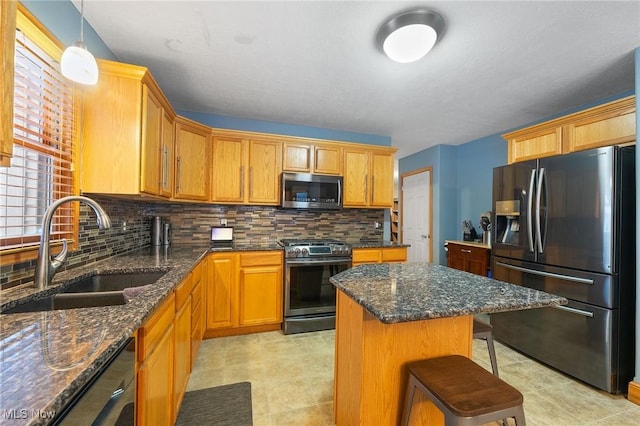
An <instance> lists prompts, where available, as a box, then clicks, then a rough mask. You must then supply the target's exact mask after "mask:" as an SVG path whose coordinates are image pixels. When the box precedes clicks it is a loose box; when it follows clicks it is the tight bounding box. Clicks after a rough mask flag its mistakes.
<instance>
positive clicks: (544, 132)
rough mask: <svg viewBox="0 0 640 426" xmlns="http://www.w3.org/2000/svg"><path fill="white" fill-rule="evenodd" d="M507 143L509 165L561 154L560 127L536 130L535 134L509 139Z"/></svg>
mask: <svg viewBox="0 0 640 426" xmlns="http://www.w3.org/2000/svg"><path fill="white" fill-rule="evenodd" d="M507 142H508V145H507V158H508V161H509V164H511V163H515V162H517V161H526V160H532V159H535V158H542V157H549V156H552V155H557V154H562V127H561V126H552V127H550V128H541V129H537V130H536V131H535V132H531V133H528V134H525V135H522V136H516V137H512V138H509V139H508V141H507Z"/></svg>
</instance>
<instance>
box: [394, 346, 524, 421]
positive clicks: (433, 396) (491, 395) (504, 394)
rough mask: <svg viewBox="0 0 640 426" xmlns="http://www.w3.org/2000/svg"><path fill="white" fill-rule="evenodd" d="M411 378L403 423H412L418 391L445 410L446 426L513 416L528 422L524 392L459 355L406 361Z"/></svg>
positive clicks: (403, 413) (406, 396) (408, 384)
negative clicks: (526, 419)
mask: <svg viewBox="0 0 640 426" xmlns="http://www.w3.org/2000/svg"><path fill="white" fill-rule="evenodd" d="M407 367H408V369H409V380H408V383H407V393H406V395H405V401H404V409H403V411H402V425H404V426H406V425H408V424H409V419H410V417H411V407H412V405H413V397H414V395H415V392H416V390H420V391H421V392H423V393H424V395H425V396H426V397H427V398H428V399H429V400H430V401H431V402H433V403H434V404H435V405H436V407H438V409H439V410H440V411H442V412H443V413H444V422H445V425H446V426H466V425H480V424H483V423H488V422H491V421H498V420H501V419H505V418H509V417H513V418H515V420H516V424H517V425H518V426H524V425H525V419H524V409H523V407H522V402H523V397H522V394H521V393H520V392H519V391H518V390H517V389H515V388H514V387H512V386H511V385H509V384H508V383H506V382H504V381H502V380H501V379H500V378H498V377H497V376H495V375H493V374H491V373H489V372H488V371H487V370H485V369H484V368H482V367H481V366H479V365H478V364H476V363H475V362H473V361H471V360H470V359H469V358H465V357H463V356H460V355H449V356H444V357H439V358H431V359H425V360H422V361H415V362H411V363H409V364H407Z"/></svg>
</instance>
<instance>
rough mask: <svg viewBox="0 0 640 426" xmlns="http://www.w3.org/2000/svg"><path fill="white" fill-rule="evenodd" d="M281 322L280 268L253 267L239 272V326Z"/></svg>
mask: <svg viewBox="0 0 640 426" xmlns="http://www.w3.org/2000/svg"><path fill="white" fill-rule="evenodd" d="M280 322H282V267H281V266H253V267H248V268H242V270H241V271H240V321H239V325H240V326H248V325H263V324H274V323H280Z"/></svg>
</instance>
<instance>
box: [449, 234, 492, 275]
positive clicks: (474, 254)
mask: <svg viewBox="0 0 640 426" xmlns="http://www.w3.org/2000/svg"><path fill="white" fill-rule="evenodd" d="M447 248H448V251H447V266H448V267H449V268H454V269H459V270H461V271H465V272H471V273H472V274H476V275H482V276H484V277H486V276H487V273H488V272H489V257H490V255H491V249H489V248H488V247H481V246H478V245H477V244H476V245H473V244H464V243H461V244H457V243H452V242H447Z"/></svg>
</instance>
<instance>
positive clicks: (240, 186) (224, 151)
mask: <svg viewBox="0 0 640 426" xmlns="http://www.w3.org/2000/svg"><path fill="white" fill-rule="evenodd" d="M244 153H245V143H244V141H243V140H242V139H239V138H227V137H219V136H215V137H214V138H213V155H212V162H211V163H212V175H211V188H212V191H211V200H212V201H220V202H231V203H241V202H243V201H244V183H245V178H244V172H245V169H244V157H245V155H244Z"/></svg>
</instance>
